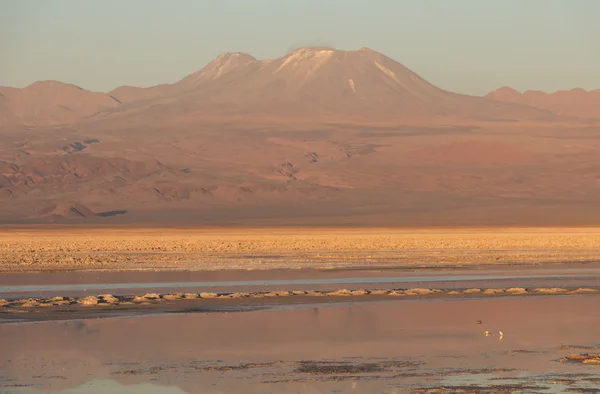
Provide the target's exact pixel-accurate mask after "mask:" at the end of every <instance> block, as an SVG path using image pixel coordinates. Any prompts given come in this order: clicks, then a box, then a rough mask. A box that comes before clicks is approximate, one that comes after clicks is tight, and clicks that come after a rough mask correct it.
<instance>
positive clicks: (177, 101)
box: [0, 47, 553, 126]
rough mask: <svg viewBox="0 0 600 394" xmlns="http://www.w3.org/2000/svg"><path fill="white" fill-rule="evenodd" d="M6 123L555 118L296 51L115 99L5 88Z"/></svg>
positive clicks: (359, 54)
mask: <svg viewBox="0 0 600 394" xmlns="http://www.w3.org/2000/svg"><path fill="white" fill-rule="evenodd" d="M0 94H2V97H1V100H0V120H1V121H2V123H4V124H7V123H9V122H11V123H20V124H24V125H36V126H43V125H59V124H72V123H76V122H80V121H84V120H85V121H86V122H88V123H89V122H96V121H102V120H104V119H110V120H115V119H121V121H123V122H128V123H152V124H163V125H165V124H172V123H174V122H187V123H189V122H192V123H194V122H196V123H197V122H203V121H205V120H214V119H220V120H224V121H227V122H228V121H230V120H231V119H232V117H236V118H237V119H247V120H251V119H254V120H257V119H258V120H266V119H278V120H280V121H281V120H282V121H284V122H287V121H291V120H292V119H294V120H296V121H297V120H301V119H302V120H305V119H309V120H311V121H314V122H352V121H356V120H359V121H366V122H378V123H381V122H384V123H385V122H401V123H404V122H407V121H413V120H417V121H422V120H423V119H430V118H440V119H448V118H462V119H477V120H483V121H498V120H500V121H506V120H509V121H515V120H532V119H533V120H551V119H552V117H553V115H552V114H551V113H550V112H547V111H544V110H540V109H536V108H532V107H530V106H524V105H519V104H517V103H504V102H499V101H497V100H490V99H487V98H483V97H474V96H468V95H462V94H456V93H452V92H448V91H445V90H442V89H439V88H437V87H436V86H434V85H432V84H430V83H429V82H427V81H426V80H424V79H423V78H421V77H420V76H419V75H417V74H416V73H414V72H413V71H411V70H409V69H408V68H406V67H404V66H403V65H402V64H400V63H398V62H397V61H395V60H392V59H390V58H389V57H387V56H384V55H382V54H380V53H378V52H376V51H374V50H371V49H368V48H362V49H360V50H356V51H341V50H334V49H331V48H326V47H307V48H300V49H297V50H294V51H292V52H290V53H288V54H286V55H285V56H283V57H281V58H278V59H269V60H257V59H256V58H254V57H252V56H251V55H248V54H245V53H240V52H235V53H224V54H222V55H219V56H218V57H217V58H215V59H214V60H212V61H211V62H209V63H208V64H207V65H206V66H205V67H203V68H202V69H201V70H199V71H197V72H194V73H192V74H190V75H188V76H186V77H184V78H182V79H181V80H179V81H177V82H175V83H172V84H161V85H157V86H151V87H146V88H140V87H133V86H121V87H119V88H117V89H115V90H113V91H111V92H109V93H108V94H105V93H97V92H90V91H87V90H84V89H81V88H79V87H77V86H75V85H70V84H65V83H61V82H56V81H41V82H36V83H33V84H31V85H29V86H27V87H26V88H23V89H15V88H0Z"/></svg>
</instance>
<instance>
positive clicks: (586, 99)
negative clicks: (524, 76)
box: [485, 86, 600, 118]
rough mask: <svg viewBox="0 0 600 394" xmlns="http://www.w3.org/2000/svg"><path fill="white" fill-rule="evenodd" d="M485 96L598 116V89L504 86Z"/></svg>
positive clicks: (563, 112) (561, 112) (565, 113)
mask: <svg viewBox="0 0 600 394" xmlns="http://www.w3.org/2000/svg"><path fill="white" fill-rule="evenodd" d="M485 97H486V98H489V99H492V100H496V101H500V102H506V103H517V104H524V105H529V106H532V107H537V108H541V109H545V110H549V111H552V112H553V113H555V114H557V115H562V116H573V117H579V118H600V89H596V90H591V91H586V90H583V89H579V88H577V89H572V90H559V91H557V92H554V93H545V92H540V91H537V90H528V91H526V92H523V93H520V92H518V91H517V90H515V89H513V88H510V87H506V86H505V87H502V88H500V89H498V90H495V91H493V92H491V93H488V94H487V95H486V96H485Z"/></svg>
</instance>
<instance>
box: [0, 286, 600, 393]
mask: <svg viewBox="0 0 600 394" xmlns="http://www.w3.org/2000/svg"><path fill="white" fill-rule="evenodd" d="M598 299H599V298H598V296H595V295H590V296H577V297H561V298H556V297H555V298H552V297H549V298H546V297H531V298H520V299H519V298H503V299H500V298H498V299H467V300H452V301H450V300H448V301H415V302H394V301H389V302H383V303H366V304H345V305H333V306H329V307H326V308H322V307H320V308H312V307H309V308H292V309H281V310H262V311H251V312H240V313H235V312H234V313H210V314H209V313H196V314H177V315H154V316H136V317H120V318H110V319H84V320H72V321H50V322H43V323H35V324H0V349H2V351H1V352H0V387H2V390H4V392H6V391H9V392H15V393H17V392H18V393H21V392H22V393H42V392H57V393H83V392H86V393H87V392H92V393H93V392H103V393H104V392H123V393H138V392H144V393H148V392H150V393H152V392H161V393H162V392H167V393H171V392H173V393H183V392H185V393H231V392H244V393H257V394H258V393H266V392H274V393H297V392H305V393H321V392H322V393H330V392H333V391H334V390H337V392H351V393H363V392H364V393H370V392H390V393H391V392H393V391H397V392H406V391H407V389H412V388H415V387H423V386H430V385H435V384H438V383H439V384H441V383H443V379H445V378H447V377H448V376H453V375H455V374H460V375H461V376H465V379H467V380H469V379H470V380H469V381H470V382H477V380H476V377H477V376H481V374H482V373H484V372H485V373H491V374H496V375H498V370H500V369H501V370H506V371H515V370H516V372H519V373H520V372H522V371H525V372H527V373H528V374H537V375H539V374H541V373H545V372H547V371H549V370H553V371H558V372H580V373H581V372H582V368H590V367H581V366H579V365H570V364H560V363H558V362H556V360H557V359H559V358H560V357H562V356H564V353H565V352H567V353H568V352H569V351H571V352H572V350H561V345H565V344H571V345H587V346H590V344H594V343H597V327H598V326H599V325H600V314H597V313H591V311H594V310H596V309H597V305H598ZM479 320H480V321H481V322H482V324H477V322H478V321H479ZM497 327H502V330H503V332H504V333H505V338H504V339H503V340H502V341H498V340H497V338H492V337H485V336H483V335H481V332H482V331H483V330H486V329H489V330H496V329H497ZM590 371H591V372H592V373H597V371H596V370H595V369H594V370H590ZM446 383H448V382H446ZM111 385H112V386H111ZM23 386H27V387H25V388H24V387H23ZM36 390H37V391H36ZM69 390H71V391H69ZM94 390H96V391H94ZM152 390H154V391H152ZM0 391H1V390H0Z"/></svg>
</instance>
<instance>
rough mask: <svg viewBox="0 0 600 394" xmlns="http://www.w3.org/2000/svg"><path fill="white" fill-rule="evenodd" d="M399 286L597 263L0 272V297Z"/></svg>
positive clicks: (485, 280)
mask: <svg viewBox="0 0 600 394" xmlns="http://www.w3.org/2000/svg"><path fill="white" fill-rule="evenodd" d="M379 284H380V285H382V286H381V287H386V288H401V287H438V288H439V287H444V288H463V287H488V288H494V287H496V288H498V287H530V286H534V287H586V286H600V267H598V266H592V267H588V268H583V267H579V266H576V267H571V266H568V265H564V266H560V265H557V266H555V267H554V268H535V267H527V268H520V269H517V268H514V267H513V269H510V270H509V269H506V268H505V269H490V268H486V267H479V268H477V267H476V268H469V269H461V270H439V269H438V270H421V269H418V268H414V269H413V270H412V271H399V270H386V271H377V270H373V271H366V270H361V271H351V270H348V271H344V270H336V271H311V270H304V271H297V270H281V271H279V272H251V271H231V272H222V273H218V274H216V273H207V272H153V273H148V272H145V273H142V272H140V273H131V272H128V273H57V274H9V275H4V276H3V278H0V297H6V298H17V297H35V296H49V295H61V296H81V295H87V294H98V293H107V292H109V293H112V294H116V295H121V294H132V293H140V292H147V291H152V292H161V293H168V292H201V291H211V292H233V291H248V292H250V291H261V290H273V289H281V290H290V289H313V290H329V289H335V288H340V287H346V288H349V289H358V288H361V287H369V288H376V287H378V286H377V285H379Z"/></svg>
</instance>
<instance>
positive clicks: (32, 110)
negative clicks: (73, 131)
mask: <svg viewBox="0 0 600 394" xmlns="http://www.w3.org/2000/svg"><path fill="white" fill-rule="evenodd" d="M0 94H1V95H2V97H0V99H1V101H0V120H2V121H3V122H4V121H6V122H8V121H9V120H11V121H12V122H18V123H21V124H25V125H32V126H33V125H51V124H63V123H70V122H73V121H76V120H79V119H82V118H84V117H86V116H89V115H93V114H95V113H98V112H100V111H103V110H106V109H109V108H114V107H117V106H118V105H120V102H119V101H118V100H117V99H115V98H114V97H111V96H109V95H107V94H105V93H95V92H90V91H88V90H84V89H82V88H80V87H78V86H75V85H71V84H66V83H62V82H57V81H39V82H34V83H32V84H31V85H29V86H27V87H25V88H23V89H16V88H6V87H0ZM3 113H4V115H3ZM5 119H6V120H5Z"/></svg>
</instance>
